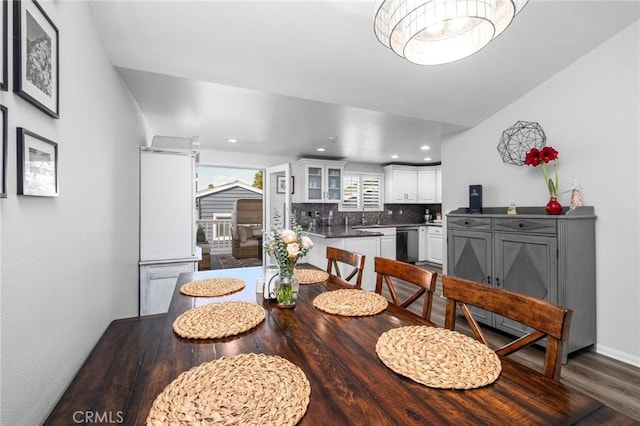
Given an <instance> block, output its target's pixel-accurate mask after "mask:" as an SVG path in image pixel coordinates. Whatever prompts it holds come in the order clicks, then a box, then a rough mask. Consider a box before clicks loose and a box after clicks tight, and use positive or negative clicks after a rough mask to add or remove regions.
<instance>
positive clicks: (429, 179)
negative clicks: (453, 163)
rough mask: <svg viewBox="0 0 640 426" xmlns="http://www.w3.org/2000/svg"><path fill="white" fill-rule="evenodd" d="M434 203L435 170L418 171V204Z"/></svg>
mask: <svg viewBox="0 0 640 426" xmlns="http://www.w3.org/2000/svg"><path fill="white" fill-rule="evenodd" d="M435 202H436V170H435V169H420V170H418V203H435Z"/></svg>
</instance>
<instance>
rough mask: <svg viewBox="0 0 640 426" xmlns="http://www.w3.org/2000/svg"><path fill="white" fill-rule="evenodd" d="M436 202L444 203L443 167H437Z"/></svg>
mask: <svg viewBox="0 0 640 426" xmlns="http://www.w3.org/2000/svg"><path fill="white" fill-rule="evenodd" d="M436 203H442V167H440V166H438V167H436Z"/></svg>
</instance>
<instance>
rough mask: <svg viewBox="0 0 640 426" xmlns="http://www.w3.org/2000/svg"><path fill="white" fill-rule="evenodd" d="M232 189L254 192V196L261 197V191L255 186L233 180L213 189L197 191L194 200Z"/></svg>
mask: <svg viewBox="0 0 640 426" xmlns="http://www.w3.org/2000/svg"><path fill="white" fill-rule="evenodd" d="M232 188H243V189H246V190H248V191H252V192H255V193H256V194H260V195H262V190H261V189H258V188H256V187H255V186H251V185H248V184H246V183H244V182H242V181H239V180H235V181H233V182H228V183H225V184H223V185H219V186H214V187H213V188H207V189H204V190H202V191H198V192H196V198H202V197H206V196H209V195H212V194H216V193H218V192H223V191H227V190H229V189H232Z"/></svg>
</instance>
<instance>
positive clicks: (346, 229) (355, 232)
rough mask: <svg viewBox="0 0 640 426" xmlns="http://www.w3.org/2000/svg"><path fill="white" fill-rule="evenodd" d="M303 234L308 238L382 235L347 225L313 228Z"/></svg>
mask: <svg viewBox="0 0 640 426" xmlns="http://www.w3.org/2000/svg"><path fill="white" fill-rule="evenodd" d="M305 232H306V233H307V234H308V235H310V236H313V237H321V238H361V237H379V236H382V235H384V234H383V233H382V232H371V231H362V230H361V229H354V228H353V227H351V226H347V225H334V226H314V227H312V228H310V229H309V230H308V231H305Z"/></svg>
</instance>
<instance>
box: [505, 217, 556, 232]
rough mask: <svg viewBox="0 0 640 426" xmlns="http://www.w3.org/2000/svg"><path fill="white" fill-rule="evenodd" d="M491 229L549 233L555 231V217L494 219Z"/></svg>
mask: <svg viewBox="0 0 640 426" xmlns="http://www.w3.org/2000/svg"><path fill="white" fill-rule="evenodd" d="M493 224H494V226H493V229H494V230H496V231H502V232H518V233H527V234H551V235H555V234H556V232H557V229H556V228H557V222H556V220H555V219H528V218H519V219H494V223H493Z"/></svg>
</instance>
